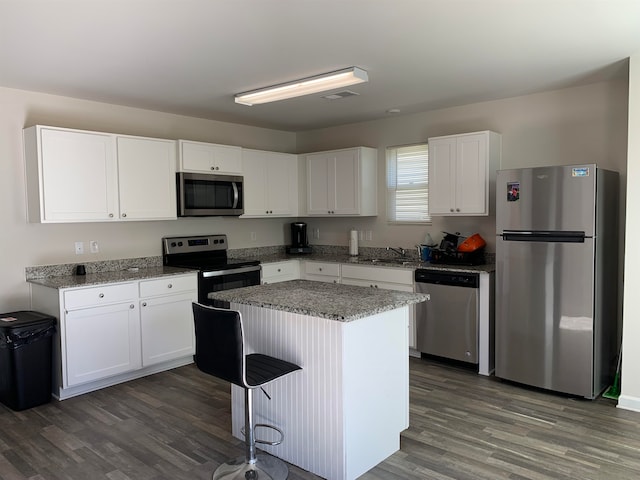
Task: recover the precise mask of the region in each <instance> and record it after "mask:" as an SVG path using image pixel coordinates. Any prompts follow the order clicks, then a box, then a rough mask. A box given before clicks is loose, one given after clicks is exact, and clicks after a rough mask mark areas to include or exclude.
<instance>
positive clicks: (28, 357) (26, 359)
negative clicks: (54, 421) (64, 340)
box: [0, 311, 56, 410]
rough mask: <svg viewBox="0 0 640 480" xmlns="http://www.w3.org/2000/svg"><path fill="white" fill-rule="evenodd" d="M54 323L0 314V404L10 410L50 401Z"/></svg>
mask: <svg viewBox="0 0 640 480" xmlns="http://www.w3.org/2000/svg"><path fill="white" fill-rule="evenodd" d="M55 323H56V319H55V318H54V317H51V316H49V315H44V314H42V313H38V312H31V311H20V312H11V313H2V314H0V402H2V403H4V404H5V405H6V406H7V407H10V408H12V409H13V410H25V409H27V408H31V407H35V406H37V405H42V404H45V403H48V402H50V401H51V368H52V367H51V347H52V337H53V333H54V331H55Z"/></svg>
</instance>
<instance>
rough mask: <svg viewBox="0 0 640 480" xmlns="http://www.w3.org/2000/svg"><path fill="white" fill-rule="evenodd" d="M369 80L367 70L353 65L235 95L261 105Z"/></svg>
mask: <svg viewBox="0 0 640 480" xmlns="http://www.w3.org/2000/svg"><path fill="white" fill-rule="evenodd" d="M368 81H369V76H368V75H367V72H366V71H364V70H362V69H361V68H358V67H351V68H345V69H344V70H337V71H335V72H329V73H323V74H322V75H315V76H313V77H308V78H303V79H301V80H294V81H293V82H288V83H282V84H280V85H274V86H273V87H266V88H259V89H258V90H251V91H250V92H244V93H239V94H237V95H236V96H235V100H236V103H241V104H243V105H249V106H251V105H259V104H261V103H269V102H276V101H278V100H285V99H287V98H293V97H302V96H303V95H309V94H311V93H318V92H324V91H327V90H332V89H334V88H342V87H347V86H349V85H355V84H357V83H363V82H368Z"/></svg>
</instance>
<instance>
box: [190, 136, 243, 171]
mask: <svg viewBox="0 0 640 480" xmlns="http://www.w3.org/2000/svg"><path fill="white" fill-rule="evenodd" d="M178 145H179V149H180V163H181V165H182V170H183V171H185V172H207V173H212V172H213V173H230V174H234V175H241V174H242V149H241V148H240V147H234V146H231V145H217V144H214V143H202V142H189V141H185V140H180V141H179V143H178Z"/></svg>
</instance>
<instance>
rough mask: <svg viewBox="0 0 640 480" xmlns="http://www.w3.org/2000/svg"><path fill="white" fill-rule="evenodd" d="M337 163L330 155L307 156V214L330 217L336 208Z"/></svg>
mask: <svg viewBox="0 0 640 480" xmlns="http://www.w3.org/2000/svg"><path fill="white" fill-rule="evenodd" d="M334 189H335V161H334V159H333V157H332V156H331V155H329V154H322V153H318V154H313V155H307V214H308V215H329V214H331V212H332V210H333V208H334V207H335V196H334Z"/></svg>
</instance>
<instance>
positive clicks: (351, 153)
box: [334, 149, 360, 215]
mask: <svg viewBox="0 0 640 480" xmlns="http://www.w3.org/2000/svg"><path fill="white" fill-rule="evenodd" d="M334 162H335V167H334V168H335V174H334V183H335V187H334V188H335V190H334V198H335V200H334V204H335V207H334V212H335V214H336V215H357V214H358V213H360V154H359V152H358V150H357V149H353V150H343V151H340V152H336V153H335V156H334Z"/></svg>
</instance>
